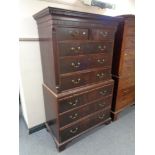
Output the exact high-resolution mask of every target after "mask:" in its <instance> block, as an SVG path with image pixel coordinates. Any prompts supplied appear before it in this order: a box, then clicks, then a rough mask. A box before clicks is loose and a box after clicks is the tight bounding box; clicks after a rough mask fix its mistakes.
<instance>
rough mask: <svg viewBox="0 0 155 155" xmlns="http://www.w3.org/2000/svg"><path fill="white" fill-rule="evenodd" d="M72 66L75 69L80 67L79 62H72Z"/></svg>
mask: <svg viewBox="0 0 155 155" xmlns="http://www.w3.org/2000/svg"><path fill="white" fill-rule="evenodd" d="M72 66H73V67H75V68H79V67H80V62H77V63H75V62H72Z"/></svg>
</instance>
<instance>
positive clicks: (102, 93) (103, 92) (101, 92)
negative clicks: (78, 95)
mask: <svg viewBox="0 0 155 155" xmlns="http://www.w3.org/2000/svg"><path fill="white" fill-rule="evenodd" d="M107 92H108V91H107V90H104V91H100V92H99V93H100V94H101V95H106V93H107Z"/></svg>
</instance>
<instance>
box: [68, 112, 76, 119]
mask: <svg viewBox="0 0 155 155" xmlns="http://www.w3.org/2000/svg"><path fill="white" fill-rule="evenodd" d="M77 117H78V113H75V114H73V115H70V116H69V118H71V119H76V118H77Z"/></svg>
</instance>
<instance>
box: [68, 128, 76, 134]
mask: <svg viewBox="0 0 155 155" xmlns="http://www.w3.org/2000/svg"><path fill="white" fill-rule="evenodd" d="M77 131H78V128H75V129H71V130H69V132H70V133H76V132H77Z"/></svg>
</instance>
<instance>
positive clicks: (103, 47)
mask: <svg viewBox="0 0 155 155" xmlns="http://www.w3.org/2000/svg"><path fill="white" fill-rule="evenodd" d="M98 48H99V49H100V50H101V51H104V50H105V49H106V46H105V45H104V46H101V45H99V46H98Z"/></svg>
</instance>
